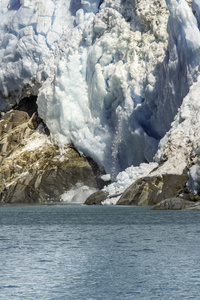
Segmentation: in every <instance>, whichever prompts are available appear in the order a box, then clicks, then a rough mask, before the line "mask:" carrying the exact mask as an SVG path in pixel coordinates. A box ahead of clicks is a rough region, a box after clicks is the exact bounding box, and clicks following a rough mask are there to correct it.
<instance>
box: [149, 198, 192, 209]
mask: <svg viewBox="0 0 200 300" xmlns="http://www.w3.org/2000/svg"><path fill="white" fill-rule="evenodd" d="M192 207H195V202H193V201H188V200H185V199H181V198H178V197H173V198H169V199H165V200H162V201H161V202H160V203H158V204H156V205H155V206H154V207H153V209H154V210H168V209H170V210H180V209H187V208H192Z"/></svg>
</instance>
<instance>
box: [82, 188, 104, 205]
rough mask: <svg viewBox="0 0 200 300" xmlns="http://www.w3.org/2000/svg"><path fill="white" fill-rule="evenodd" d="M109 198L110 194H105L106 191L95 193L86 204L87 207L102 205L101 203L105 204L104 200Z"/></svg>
mask: <svg viewBox="0 0 200 300" xmlns="http://www.w3.org/2000/svg"><path fill="white" fill-rule="evenodd" d="M107 196H108V193H106V192H104V191H97V192H95V193H93V194H92V195H90V196H89V197H88V198H87V199H86V201H85V203H84V204H87V205H101V202H103V201H104V200H106V198H107Z"/></svg>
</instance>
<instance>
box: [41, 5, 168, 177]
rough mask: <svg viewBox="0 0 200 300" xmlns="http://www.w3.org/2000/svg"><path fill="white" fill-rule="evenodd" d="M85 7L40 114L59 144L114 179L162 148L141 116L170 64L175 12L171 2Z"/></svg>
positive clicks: (47, 88) (46, 86)
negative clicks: (170, 29) (171, 23)
mask: <svg viewBox="0 0 200 300" xmlns="http://www.w3.org/2000/svg"><path fill="white" fill-rule="evenodd" d="M86 2H87V3H88V6H87V7H84V5H82V7H81V8H80V9H79V10H78V11H77V12H76V18H75V24H76V26H75V27H74V32H75V33H73V34H74V35H76V37H79V39H78V38H77V39H76V40H75V39H74V37H72V38H71V39H70V40H69V39H66V41H67V46H66V45H65V44H64V43H62V42H61V43H60V48H62V47H63V48H64V49H65V51H63V55H61V59H60V61H59V63H58V65H57V69H56V75H55V77H54V78H53V80H47V81H46V83H45V84H44V85H43V87H42V88H41V89H40V92H39V97H38V104H39V113H40V115H41V116H42V118H43V119H45V120H46V123H47V125H48V127H49V129H50V131H51V133H52V135H53V137H54V138H55V140H56V141H58V142H59V143H60V144H61V145H62V144H65V143H67V142H72V143H73V144H74V145H75V146H76V147H77V148H78V149H79V150H80V151H82V152H83V153H85V154H86V155H88V156H91V157H92V158H93V159H95V161H97V162H98V163H99V165H101V166H103V167H104V168H105V170H106V171H107V172H109V173H111V176H112V178H115V176H116V175H117V174H118V172H119V171H121V170H124V169H125V168H126V167H128V166H130V165H132V164H134V165H139V164H140V163H141V162H144V161H146V162H148V161H151V160H152V158H153V156H154V154H155V151H156V149H157V143H158V140H157V136H156V135H155V134H154V132H153V130H152V131H151V129H148V126H146V125H147V121H146V115H145V111H147V110H146V107H144V106H143V107H144V112H143V115H142V116H141V114H140V112H139V110H140V107H141V106H142V104H143V103H144V102H146V101H148V100H147V98H148V95H150V94H151V95H152V93H153V92H154V89H155V86H156V82H157V78H158V77H159V70H160V68H161V66H162V62H163V60H164V57H165V50H166V45H167V39H168V35H167V31H166V27H167V19H168V10H167V7H166V5H165V2H164V1H159V2H157V1H149V3H146V1H140V2H139V1H123V5H122V3H121V1H103V2H102V3H100V1H93V2H92V4H94V2H95V3H96V4H97V5H96V6H95V5H91V1H86ZM84 3H85V2H84ZM89 4H90V6H89ZM100 4H101V5H100ZM76 43H77V44H76ZM66 49H67V50H66ZM52 83H53V84H52ZM137 116H140V117H138V118H137Z"/></svg>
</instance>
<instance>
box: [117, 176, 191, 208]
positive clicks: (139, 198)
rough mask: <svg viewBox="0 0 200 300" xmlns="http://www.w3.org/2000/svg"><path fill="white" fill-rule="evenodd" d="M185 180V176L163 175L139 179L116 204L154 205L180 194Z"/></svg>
mask: <svg viewBox="0 0 200 300" xmlns="http://www.w3.org/2000/svg"><path fill="white" fill-rule="evenodd" d="M187 179H188V178H187V174H182V175H176V174H164V175H160V176H149V177H144V178H140V179H139V180H137V181H136V182H135V183H133V184H132V185H131V186H130V187H128V188H127V189H126V190H125V192H124V193H123V194H122V196H121V197H120V199H119V200H118V202H117V204H118V205H155V204H157V203H159V202H161V201H162V200H164V199H167V198H172V197H176V196H178V195H179V194H180V193H182V192H183V190H184V189H185V185H186V182H187Z"/></svg>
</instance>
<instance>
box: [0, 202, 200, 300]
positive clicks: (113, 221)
mask: <svg viewBox="0 0 200 300" xmlns="http://www.w3.org/2000/svg"><path fill="white" fill-rule="evenodd" d="M199 253H200V212H197V211H152V210H150V208H148V207H146V208H144V207H123V206H119V207H117V206H79V205H76V206H71V205H66V206H63V205H57V206H14V207H12V206H8V207H6V206H2V207H0V299H4V300H7V299H8V300H11V299H20V300H21V299H40V300H42V299H45V300H48V299H52V300H53V299H55V300H58V299H67V300H68V299H69V300H70V299H76V300H79V299H109V300H110V299H120V300H121V299H153V300H155V299H166V300H169V299H173V300H174V299H199V297H200V257H199Z"/></svg>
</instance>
